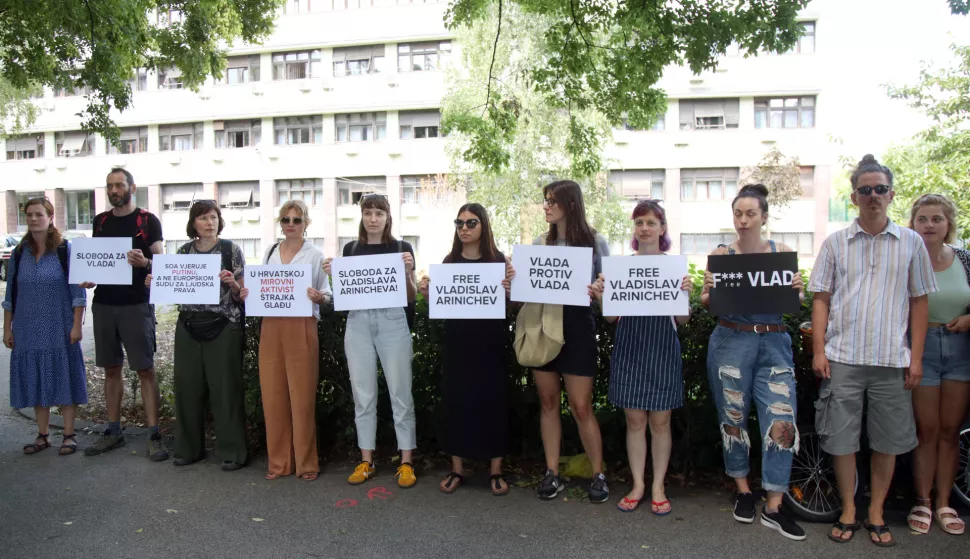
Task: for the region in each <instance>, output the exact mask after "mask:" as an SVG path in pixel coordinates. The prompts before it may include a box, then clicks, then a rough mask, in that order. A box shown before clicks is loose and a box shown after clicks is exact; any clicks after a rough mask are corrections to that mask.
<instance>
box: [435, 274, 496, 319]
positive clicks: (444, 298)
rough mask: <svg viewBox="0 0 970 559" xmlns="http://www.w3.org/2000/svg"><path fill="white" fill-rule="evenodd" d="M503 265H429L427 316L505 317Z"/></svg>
mask: <svg viewBox="0 0 970 559" xmlns="http://www.w3.org/2000/svg"><path fill="white" fill-rule="evenodd" d="M503 279H505V264H502V263H497V264H493V263H484V264H432V265H431V269H430V273H429V280H430V281H429V283H428V314H429V316H430V317H431V318H434V319H440V318H446V319H447V318H500V319H504V318H505V288H504V287H502V280H503Z"/></svg>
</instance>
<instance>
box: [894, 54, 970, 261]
mask: <svg viewBox="0 0 970 559" xmlns="http://www.w3.org/2000/svg"><path fill="white" fill-rule="evenodd" d="M950 48H951V51H952V52H953V54H954V56H955V58H956V63H955V65H954V66H953V67H951V68H943V69H932V68H923V70H922V71H921V72H920V81H919V83H918V84H916V85H912V86H907V87H893V86H890V87H888V88H887V89H888V92H889V96H890V97H892V98H894V99H902V100H905V101H907V102H908V103H909V104H910V105H911V106H913V107H915V108H919V109H922V110H924V111H925V112H926V114H927V115H928V116H929V117H930V119H931V120H932V125H931V126H930V127H929V128H927V129H926V130H924V131H922V132H920V133H919V134H917V135H916V137H915V138H914V139H913V141H912V142H911V143H909V144H906V145H900V146H894V147H893V148H891V149H890V150H889V151H888V152H887V153H886V155H885V156H884V158H883V159H884V161H883V163H885V164H886V165H887V166H888V167H889V168H890V169H892V170H893V172H894V173H895V177H896V184H895V190H896V199H895V200H894V202H893V204H892V206H890V211H891V213H892V216H893V219H895V220H897V221H898V222H900V223H909V212H910V208H911V207H912V203H913V201H914V200H916V198H918V197H919V196H921V195H923V194H928V193H938V194H944V195H946V196H948V197H949V198H950V199H951V200H953V202H954V203H955V204H956V206H957V210H958V214H959V215H958V222H959V223H958V226H959V232H958V235H959V236H960V238H961V239H962V240H963V241H964V242H967V241H970V46H958V45H953V46H951V47H950Z"/></svg>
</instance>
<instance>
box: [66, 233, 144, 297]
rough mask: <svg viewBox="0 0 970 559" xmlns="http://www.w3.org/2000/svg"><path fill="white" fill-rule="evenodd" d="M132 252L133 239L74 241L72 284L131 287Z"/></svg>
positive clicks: (87, 239)
mask: <svg viewBox="0 0 970 559" xmlns="http://www.w3.org/2000/svg"><path fill="white" fill-rule="evenodd" d="M130 250H131V237H97V238H94V237H79V238H77V239H71V266H70V274H69V276H68V281H69V282H70V283H73V284H78V283H85V282H91V283H96V284H98V285H131V264H129V263H128V251H130Z"/></svg>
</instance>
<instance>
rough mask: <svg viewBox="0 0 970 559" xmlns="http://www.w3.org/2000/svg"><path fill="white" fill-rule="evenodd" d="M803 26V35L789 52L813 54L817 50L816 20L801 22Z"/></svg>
mask: <svg viewBox="0 0 970 559" xmlns="http://www.w3.org/2000/svg"><path fill="white" fill-rule="evenodd" d="M798 25H799V27H801V28H802V36H801V37H799V38H798V42H797V43H795V46H794V47H793V48H792V50H790V51H788V52H789V53H798V54H813V53H814V52H815V22H814V21H802V22H800V23H799V24H798Z"/></svg>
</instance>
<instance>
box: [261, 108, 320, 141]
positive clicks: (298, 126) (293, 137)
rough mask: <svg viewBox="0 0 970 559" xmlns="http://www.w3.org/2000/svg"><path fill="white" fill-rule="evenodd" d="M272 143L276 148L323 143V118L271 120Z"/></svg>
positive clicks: (288, 117)
mask: <svg viewBox="0 0 970 559" xmlns="http://www.w3.org/2000/svg"><path fill="white" fill-rule="evenodd" d="M273 135H274V140H273V142H274V143H275V144H276V145H278V146H283V145H286V146H296V145H300V144H319V143H322V142H323V117H322V116H320V115H315V116H286V117H277V118H274V119H273Z"/></svg>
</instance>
